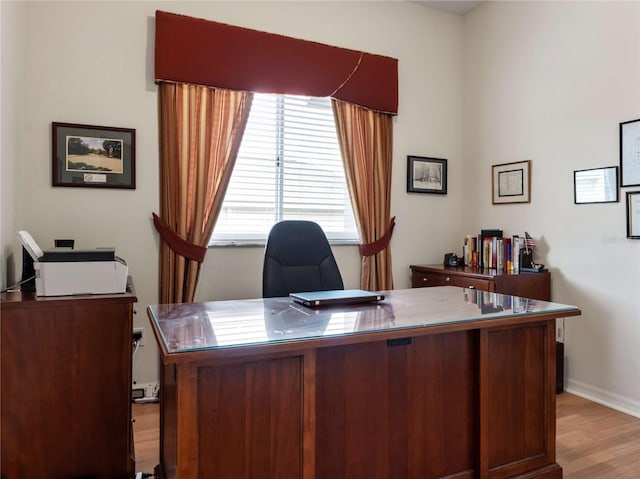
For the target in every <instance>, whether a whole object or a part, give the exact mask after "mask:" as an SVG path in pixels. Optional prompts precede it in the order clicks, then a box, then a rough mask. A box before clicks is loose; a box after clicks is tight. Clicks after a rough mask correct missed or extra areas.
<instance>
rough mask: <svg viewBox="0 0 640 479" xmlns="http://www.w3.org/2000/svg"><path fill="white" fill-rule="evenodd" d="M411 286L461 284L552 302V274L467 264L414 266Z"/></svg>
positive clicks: (462, 286) (481, 289)
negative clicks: (467, 265)
mask: <svg viewBox="0 0 640 479" xmlns="http://www.w3.org/2000/svg"><path fill="white" fill-rule="evenodd" d="M410 268H411V286H412V287H413V288H424V287H430V286H459V287H461V288H475V289H478V290H480V291H490V292H493V293H502V294H509V295H513V296H522V297H525V298H533V299H541V300H543V301H551V274H550V273H549V272H548V271H547V272H542V273H508V272H505V271H496V270H489V269H485V270H478V269H477V268H471V267H466V266H442V265H438V264H428V265H411V266H410Z"/></svg>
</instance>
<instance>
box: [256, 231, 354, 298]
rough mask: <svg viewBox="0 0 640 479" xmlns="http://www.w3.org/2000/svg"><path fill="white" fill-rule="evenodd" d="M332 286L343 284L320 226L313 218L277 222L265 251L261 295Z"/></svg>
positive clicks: (286, 294)
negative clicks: (310, 219) (309, 219)
mask: <svg viewBox="0 0 640 479" xmlns="http://www.w3.org/2000/svg"><path fill="white" fill-rule="evenodd" d="M332 289H344V284H343V283H342V276H341V275H340V270H339V269H338V265H337V264H336V260H335V258H334V257H333V252H332V251H331V247H330V246H329V241H328V240H327V237H326V236H325V234H324V231H322V228H320V226H319V225H318V224H317V223H314V222H313V221H281V222H279V223H276V224H275V225H274V226H273V228H272V229H271V231H270V232H269V237H268V238H267V246H266V248H265V253H264V266H263V270H262V297H264V298H273V297H278V296H289V293H299V292H301V291H328V290H332Z"/></svg>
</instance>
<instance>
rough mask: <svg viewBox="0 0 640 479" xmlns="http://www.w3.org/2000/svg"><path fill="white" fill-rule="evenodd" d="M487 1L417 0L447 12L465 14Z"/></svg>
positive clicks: (426, 5)
mask: <svg viewBox="0 0 640 479" xmlns="http://www.w3.org/2000/svg"><path fill="white" fill-rule="evenodd" d="M485 1H486V0H475V1H471V0H469V1H467V0H443V1H439V2H437V1H431V0H416V3H419V4H421V5H424V6H425V7H431V8H436V9H438V10H442V11H444V12H447V13H453V14H455V15H465V14H467V13H469V12H470V11H471V10H473V9H474V8H476V7H477V6H478V5H480V4H481V3H485Z"/></svg>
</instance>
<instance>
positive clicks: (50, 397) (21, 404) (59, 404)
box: [0, 284, 136, 479]
mask: <svg viewBox="0 0 640 479" xmlns="http://www.w3.org/2000/svg"><path fill="white" fill-rule="evenodd" d="M135 301H136V295H135V291H134V290H133V286H132V285H131V284H130V285H129V289H128V292H127V293H123V294H113V295H94V296H89V295H87V296H61V297H37V296H36V295H35V293H19V292H18V293H2V295H0V321H1V324H2V326H1V328H2V334H1V364H2V366H1V367H2V402H1V404H0V407H1V408H2V413H1V415H2V433H1V434H2V438H1V446H0V448H1V449H2V472H1V475H2V478H3V479H22V478H47V479H70V478H78V477H95V478H99V479H116V478H118V479H120V478H121V479H125V478H131V477H132V476H133V474H134V473H135V464H134V453H133V440H132V439H133V437H132V428H131V361H132V358H131V353H132V349H131V342H132V333H133V329H132V327H133V303H134V302H135Z"/></svg>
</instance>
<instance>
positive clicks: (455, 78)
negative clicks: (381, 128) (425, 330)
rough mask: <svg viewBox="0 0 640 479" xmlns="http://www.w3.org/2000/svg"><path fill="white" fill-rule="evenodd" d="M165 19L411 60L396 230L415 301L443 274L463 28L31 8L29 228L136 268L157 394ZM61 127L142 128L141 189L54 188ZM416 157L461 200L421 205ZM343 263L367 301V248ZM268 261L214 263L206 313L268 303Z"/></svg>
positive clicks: (325, 11) (403, 83)
mask: <svg viewBox="0 0 640 479" xmlns="http://www.w3.org/2000/svg"><path fill="white" fill-rule="evenodd" d="M156 8H158V9H162V10H166V11H171V12H176V13H183V14H187V15H192V16H197V17H201V18H206V19H210V20H215V21H221V22H225V23H230V24H235V25H240V26H244V27H249V28H255V29H259V30H263V31H269V32H274V33H279V34H284V35H289V36H293V37H297V38H302V39H308V40H313V41H318V42H323V43H327V44H331V45H336V46H340V47H345V48H351V49H360V50H365V51H368V52H372V53H377V54H382V55H387V56H391V57H395V58H398V59H399V77H400V79H399V82H400V104H399V115H398V117H397V118H396V119H395V120H394V135H395V144H394V153H393V157H394V167H393V175H394V176H393V186H392V188H393V192H392V205H391V207H392V214H393V215H395V216H396V217H397V226H396V229H395V233H394V238H393V240H392V255H393V262H394V275H395V283H396V287H401V288H406V287H409V285H410V282H409V269H408V266H409V264H410V263H426V262H437V261H440V259H441V255H442V253H443V252H444V251H445V250H447V251H448V250H450V249H451V245H452V244H453V243H456V244H457V243H458V238H459V236H460V228H459V219H460V208H461V199H462V175H461V173H462V166H461V147H462V145H461V137H460V130H461V121H462V119H461V113H462V112H461V110H462V102H461V98H462V95H461V91H462V77H461V71H462V20H461V18H460V17H456V16H452V15H448V14H444V13H441V12H437V11H435V10H430V9H426V8H423V7H421V6H419V5H415V4H412V3H409V2H406V3H405V2H29V3H28V4H27V6H26V9H27V25H26V26H27V29H26V30H27V32H28V35H27V41H26V55H25V59H24V64H25V77H26V83H25V86H24V115H23V116H24V122H23V123H22V125H21V128H20V131H19V134H18V135H17V136H18V137H19V138H20V142H19V145H20V147H21V148H22V152H21V154H20V157H19V158H16V159H15V160H14V161H19V162H21V163H22V164H23V165H24V169H25V170H24V171H25V173H24V174H22V175H20V176H19V178H18V181H19V185H18V190H19V195H20V202H21V203H22V204H23V211H22V214H21V215H20V218H19V220H18V222H17V223H18V225H17V227H18V228H20V229H26V230H28V231H30V232H31V233H32V235H33V236H34V238H35V239H36V240H37V241H38V242H39V243H40V244H41V245H42V246H43V247H48V246H51V245H52V243H53V240H54V239H55V238H60V237H72V238H75V239H76V243H77V246H78V247H95V246H114V247H115V248H116V251H117V252H118V254H119V255H120V256H122V257H123V258H125V259H126V260H127V262H128V264H129V269H130V273H131V274H132V276H133V278H134V282H135V285H136V290H137V294H138V298H139V304H138V306H137V311H138V314H137V316H136V317H135V319H134V323H135V324H134V326H135V327H140V326H142V327H145V331H146V333H145V334H146V335H147V337H146V340H145V343H146V345H145V347H144V348H143V349H142V350H140V351H139V352H138V353H137V354H136V358H135V361H134V377H135V378H136V379H137V380H138V381H139V382H142V383H145V382H152V381H157V349H156V348H155V341H154V339H153V338H152V336H151V331H150V327H149V325H148V320H147V316H146V307H147V305H148V304H154V303H156V302H157V300H158V299H157V298H158V296H157V289H158V286H157V281H158V279H157V270H158V268H157V263H158V239H157V234H156V233H155V230H154V229H153V226H152V223H151V212H152V211H156V212H157V211H158V208H159V206H158V205H159V189H158V148H157V105H156V102H157V95H156V88H155V85H154V83H153V48H154V41H153V38H154V37H153V34H154V32H153V25H154V21H153V18H154V15H155V9H156ZM212 61H213V59H212ZM52 121H57V122H68V123H80V124H89V125H105V126H121V127H128V128H135V129H136V133H137V135H136V141H137V152H136V172H137V188H136V189H135V190H132V191H127V190H99V189H91V188H60V187H57V188H53V187H51V169H50V168H51V167H50V161H51V160H50V155H51V153H50V150H51V122H52ZM407 155H422V156H438V157H444V158H447V159H448V160H449V178H450V180H449V188H448V189H449V194H448V195H447V196H439V195H415V194H414V195H408V194H407V193H406V183H405V181H406V179H405V178H406V156H407ZM4 161H11V160H9V159H7V160H5V159H3V163H4ZM3 224H4V219H3ZM11 229H15V227H13V228H11ZM12 235H13V233H12ZM12 240H13V236H12ZM4 241H5V240H4V239H3V242H4ZM335 252H336V256H337V259H338V262H339V266H340V268H341V271H342V273H343V275H344V279H345V284H346V286H347V287H357V286H358V285H359V277H360V261H359V256H358V252H357V248H356V247H355V246H350V247H347V246H343V247H336V248H335ZM262 253H263V250H262V248H217V249H212V250H210V251H209V253H208V255H207V258H206V260H205V263H204V265H203V271H202V276H201V281H200V286H199V290H198V292H197V295H196V299H198V300H204V299H207V300H215V299H229V298H242V297H258V296H260V294H261V275H262Z"/></svg>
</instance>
